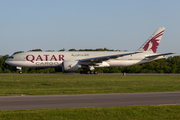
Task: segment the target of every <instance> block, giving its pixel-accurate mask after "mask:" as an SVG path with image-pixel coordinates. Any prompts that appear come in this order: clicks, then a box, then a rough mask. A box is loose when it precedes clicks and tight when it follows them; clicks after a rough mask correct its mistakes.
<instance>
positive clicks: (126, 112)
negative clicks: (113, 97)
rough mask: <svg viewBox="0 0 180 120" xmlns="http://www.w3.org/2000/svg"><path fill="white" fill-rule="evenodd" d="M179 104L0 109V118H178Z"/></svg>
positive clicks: (105, 119) (68, 119) (12, 119)
mask: <svg viewBox="0 0 180 120" xmlns="http://www.w3.org/2000/svg"><path fill="white" fill-rule="evenodd" d="M179 113H180V106H179V105H162V106H160V105H157V106H153V105H149V106H122V107H88V108H62V109H37V110H5V111H0V119H1V120H37V119H40V120H50V119H51V120H72V119H73V120H120V119H123V120H172V119H173V120H179V119H180V114H179Z"/></svg>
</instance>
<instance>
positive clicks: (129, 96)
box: [0, 92, 180, 110]
mask: <svg viewBox="0 0 180 120" xmlns="http://www.w3.org/2000/svg"><path fill="white" fill-rule="evenodd" d="M167 104H180V92H157V93H119V94H86V95H48V96H26V95H25V96H7V97H0V110H20V109H44V108H72V107H108V106H129V105H167Z"/></svg>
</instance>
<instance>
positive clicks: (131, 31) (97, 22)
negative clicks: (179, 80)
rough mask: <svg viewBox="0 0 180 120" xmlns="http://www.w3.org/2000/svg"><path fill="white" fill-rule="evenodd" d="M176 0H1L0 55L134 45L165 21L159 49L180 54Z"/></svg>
mask: <svg viewBox="0 0 180 120" xmlns="http://www.w3.org/2000/svg"><path fill="white" fill-rule="evenodd" d="M179 5H180V1H179V0H0V55H6V54H9V55H11V54H13V53H14V52H16V51H25V52H26V51H28V50H31V49H42V50H43V51H45V50H55V51H57V50H60V49H63V48H65V49H66V50H69V49H71V48H74V49H96V48H104V47H106V48H108V49H114V50H117V49H119V50H128V51H135V50H137V49H138V48H139V47H140V46H141V45H142V44H143V43H144V42H145V41H146V40H147V39H148V38H149V37H150V36H151V35H152V34H153V33H154V32H155V31H156V30H157V29H158V27H166V29H165V32H164V35H163V37H162V40H161V43H160V46H159V48H158V50H157V52H159V53H164V52H175V53H177V54H176V55H179V54H180V52H179V51H180V47H179V46H180V7H179Z"/></svg>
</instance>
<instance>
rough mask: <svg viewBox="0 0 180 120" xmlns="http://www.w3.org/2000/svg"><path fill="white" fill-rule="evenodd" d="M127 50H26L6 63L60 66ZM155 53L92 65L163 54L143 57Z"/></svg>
mask: <svg viewBox="0 0 180 120" xmlns="http://www.w3.org/2000/svg"><path fill="white" fill-rule="evenodd" d="M125 53H129V52H109V51H103V52H97V51H96V52H91V51H83V52H81V51H78V52H26V53H20V54H15V55H12V56H10V57H9V58H8V59H7V60H6V63H7V64H10V65H12V66H16V67H17V66H18V67H28V68H38V67H41V68H42V67H61V66H62V62H63V61H79V60H82V59H87V58H95V57H101V56H102V57H103V56H108V55H116V54H125ZM150 55H156V54H154V53H148V52H143V53H138V54H133V55H128V56H123V57H117V58H113V59H109V60H106V61H102V62H100V63H96V64H94V67H126V66H131V65H135V64H142V63H146V62H150V61H153V60H157V59H162V58H164V56H159V57H156V58H153V59H152V58H151V59H147V58H145V57H147V56H150ZM79 64H83V65H86V64H87V65H88V64H89V62H79Z"/></svg>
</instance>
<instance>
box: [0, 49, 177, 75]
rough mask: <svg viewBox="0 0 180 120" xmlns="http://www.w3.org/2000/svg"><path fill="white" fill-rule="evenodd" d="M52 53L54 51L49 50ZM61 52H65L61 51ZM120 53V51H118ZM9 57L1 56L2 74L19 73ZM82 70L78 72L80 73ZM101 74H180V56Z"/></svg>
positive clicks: (30, 70) (41, 70)
mask: <svg viewBox="0 0 180 120" xmlns="http://www.w3.org/2000/svg"><path fill="white" fill-rule="evenodd" d="M30 51H42V50H41V49H34V50H30ZM48 51H52V50H48ZM59 51H65V49H61V50H59ZM68 51H117V50H110V49H107V48H98V49H79V50H76V49H69V50H68ZM118 51H120V50H118ZM22 52H24V51H17V52H14V54H17V53H22ZM8 57H9V55H4V56H0V73H18V72H19V71H18V70H17V69H16V67H14V66H10V65H8V64H6V63H5V60H6V59H7V58H8ZM80 71H81V69H80V70H79V71H78V72H80ZM96 71H98V72H99V73H180V56H170V57H168V58H164V59H160V60H156V61H152V62H149V63H144V64H140V65H133V66H129V67H110V68H96ZM22 72H23V73H54V69H53V68H23V69H22Z"/></svg>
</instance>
